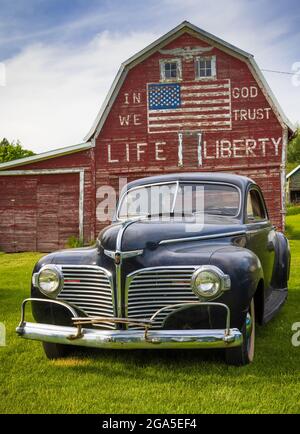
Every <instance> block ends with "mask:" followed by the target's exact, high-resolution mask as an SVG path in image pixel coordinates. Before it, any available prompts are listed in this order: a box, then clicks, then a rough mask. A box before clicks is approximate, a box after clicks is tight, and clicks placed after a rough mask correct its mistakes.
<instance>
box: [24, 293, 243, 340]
mask: <svg viewBox="0 0 300 434" xmlns="http://www.w3.org/2000/svg"><path fill="white" fill-rule="evenodd" d="M28 302H41V303H52V304H56V305H60V306H63V307H65V308H66V309H67V310H68V311H69V312H70V313H71V315H72V321H73V324H74V327H66V326H58V325H51V324H40V323H30V322H26V321H25V307H26V304H27V303H28ZM194 305H201V306H220V307H222V308H224V309H226V312H227V315H226V327H225V329H207V330H206V329H205V330H204V329H198V330H164V329H162V330H151V327H152V326H153V324H154V319H155V317H156V316H157V315H158V314H159V313H160V312H162V311H163V310H166V309H170V308H174V309H176V308H185V307H188V306H194ZM103 322H106V323H107V322H111V323H123V324H132V325H138V326H142V327H144V330H103V329H102V330H94V329H87V328H83V326H84V325H97V324H98V325H100V324H101V323H103ZM16 332H17V333H18V335H20V336H22V337H23V338H25V339H33V340H38V341H45V342H53V343H59V344H69V345H78V346H84V347H94V348H111V349H113V348H114V349H146V348H149V349H153V348H161V349H163V348H178V349H179V348H229V347H236V346H239V345H241V344H242V342H243V336H242V334H241V332H240V331H239V330H238V329H237V328H230V309H229V307H228V306H227V305H225V304H223V303H215V302H197V301H196V302H187V303H179V304H174V305H170V306H165V307H163V308H161V309H159V310H158V311H157V312H155V314H154V315H152V317H151V318H150V320H147V319H143V320H138V319H135V318H132V319H131V318H107V317H80V316H79V315H78V314H77V312H76V310H75V309H74V308H73V307H72V306H70V305H69V304H67V303H65V302H63V301H58V300H49V299H42V298H27V299H25V300H24V301H23V303H22V306H21V321H20V324H19V326H18V327H17V329H16Z"/></svg>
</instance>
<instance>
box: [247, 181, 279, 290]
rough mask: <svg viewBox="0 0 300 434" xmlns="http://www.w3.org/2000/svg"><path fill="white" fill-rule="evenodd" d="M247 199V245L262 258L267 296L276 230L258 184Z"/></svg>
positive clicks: (271, 271)
mask: <svg viewBox="0 0 300 434" xmlns="http://www.w3.org/2000/svg"><path fill="white" fill-rule="evenodd" d="M246 199H247V200H246V205H245V207H246V210H245V211H246V212H245V220H246V221H245V223H246V227H247V247H248V249H250V250H252V251H253V252H254V253H255V254H256V255H257V256H258V258H259V259H260V262H261V265H262V268H263V273H264V286H265V296H266V297H267V296H268V295H269V293H270V291H271V288H270V284H271V279H272V273H273V267H274V260H275V237H276V231H275V227H274V226H273V225H272V224H271V222H270V220H269V217H268V213H267V209H266V206H265V202H264V199H263V196H262V193H261V191H260V189H259V188H258V187H257V186H256V185H252V186H250V187H249V189H248V192H247V198H246Z"/></svg>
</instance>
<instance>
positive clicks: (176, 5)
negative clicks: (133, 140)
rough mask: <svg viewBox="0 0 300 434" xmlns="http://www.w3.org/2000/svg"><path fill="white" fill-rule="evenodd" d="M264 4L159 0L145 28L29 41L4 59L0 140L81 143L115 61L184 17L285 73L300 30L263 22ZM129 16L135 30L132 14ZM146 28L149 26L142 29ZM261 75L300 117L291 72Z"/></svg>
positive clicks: (33, 144)
mask: <svg viewBox="0 0 300 434" xmlns="http://www.w3.org/2000/svg"><path fill="white" fill-rule="evenodd" d="M267 5H270V2H268V1H266V0H259V1H258V0H255V1H252V2H241V1H237V0H227V1H226V2H224V1H220V0H216V1H215V2H208V1H201V2H199V0H186V1H185V2H182V0H164V1H163V0H162V1H161V2H160V4H159V6H153V8H152V10H151V12H152V14H153V16H152V19H150V21H149V22H148V23H147V24H145V26H144V27H145V30H144V31H140V30H136V31H135V32H134V31H132V32H130V33H125V32H124V30H123V31H122V28H121V27H120V30H119V31H118V32H112V31H111V32H108V31H104V32H102V33H100V34H98V35H96V36H95V37H94V38H93V39H91V40H90V41H89V42H87V43H85V44H82V45H80V46H77V47H74V45H72V46H71V45H68V44H67V43H66V42H63V41H66V39H64V36H65V35H64V34H62V39H61V41H57V40H56V42H53V41H52V42H49V41H48V42H41V43H38V44H33V45H29V46H27V48H24V49H23V51H21V52H20V53H19V54H17V55H15V56H14V57H12V58H11V59H9V60H7V61H6V62H5V64H6V80H7V85H6V86H5V87H0V137H3V136H5V137H7V138H8V139H10V140H12V139H19V140H20V141H21V143H22V144H23V145H24V146H25V147H30V148H31V149H33V150H35V151H36V152H43V151H46V150H48V149H54V148H57V147H62V146H68V145H73V144H75V143H80V142H81V141H82V139H83V137H84V136H85V135H86V133H87V132H88V131H89V129H90V127H91V125H92V122H93V120H94V118H95V116H96V114H97V112H98V110H99V108H100V105H101V103H102V102H103V100H104V98H105V97H106V94H107V92H108V89H109V87H110V85H111V83H112V81H113V79H114V76H115V74H116V72H117V70H118V68H119V66H120V63H121V62H122V61H124V60H126V59H127V58H128V57H130V56H131V55H133V54H134V53H136V52H137V51H139V50H140V49H142V48H144V47H145V46H146V45H148V44H149V43H151V42H152V41H153V40H155V39H156V38H157V37H159V36H161V34H163V33H164V32H167V31H168V30H170V27H172V26H175V25H177V24H178V23H179V22H181V21H183V20H184V19H187V20H189V21H191V22H193V23H194V24H196V25H198V26H199V27H201V28H203V29H205V30H207V31H209V32H211V33H213V34H215V35H217V36H219V37H221V38H223V39H225V40H226V41H228V42H230V43H232V44H234V45H236V46H238V47H240V48H242V49H244V50H246V51H249V52H252V53H253V54H254V55H255V58H256V60H257V61H258V64H259V66H260V67H262V68H267V69H280V70H282V69H283V70H286V71H291V68H292V63H293V62H297V61H300V58H297V55H298V49H297V47H298V41H299V34H298V35H297V34H293V35H290V33H289V30H290V21H289V20H288V19H287V18H286V17H284V16H279V17H278V18H277V19H274V18H273V19H270V20H266V17H265V14H266V12H265V11H266V10H267V9H266V7H267ZM200 6H201V7H200ZM168 11H169V13H167V12H168ZM137 13H138V12H137ZM145 13H146V11H145ZM115 14H116V15H118V11H116V12H115ZM102 18H103V17H102ZM127 18H128V20H132V23H133V25H132V28H133V29H134V28H135V26H134V23H135V20H136V16H135V17H133V16H128V17H127ZM141 18H142V17H141ZM143 18H145V17H143ZM125 19H126V17H125V16H124V20H125ZM89 20H91V23H93V25H94V24H95V16H94V17H92V16H90V17H89V16H86V17H85V16H84V17H82V20H81V21H79V22H74V23H70V24H69V25H68V26H66V31H67V32H72V31H73V30H74V29H75V30H76V28H80V27H82V26H86V25H87V23H89ZM151 20H152V21H151ZM141 21H142V19H141ZM151 22H153V23H155V27H153V26H151V25H150V24H151ZM150 28H152V29H153V28H155V30H153V31H150V30H149V31H147V29H150ZM52 30H53V29H52ZM52 33H53V32H52ZM70 40H72V38H70ZM0 42H1V41H0ZM265 76H266V78H267V79H268V82H269V84H270V86H271V88H272V90H273V91H274V93H275V95H276V96H277V98H278V100H279V102H280V103H281V105H282V107H283V109H284V111H285V112H286V114H287V115H288V117H290V118H291V120H292V121H293V122H296V121H300V106H299V102H298V101H299V95H300V86H299V87H295V86H292V81H291V77H290V76H284V75H276V74H271V73H265Z"/></svg>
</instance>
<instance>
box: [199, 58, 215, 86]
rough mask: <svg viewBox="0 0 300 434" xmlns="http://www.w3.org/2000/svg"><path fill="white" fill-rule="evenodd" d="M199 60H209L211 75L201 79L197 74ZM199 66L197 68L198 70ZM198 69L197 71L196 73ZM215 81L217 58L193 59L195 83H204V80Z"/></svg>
mask: <svg viewBox="0 0 300 434" xmlns="http://www.w3.org/2000/svg"><path fill="white" fill-rule="evenodd" d="M201 60H210V61H211V75H209V76H203V77H201V76H200V74H198V72H200V61H201ZM198 66H199V68H198ZM198 69H199V71H198ZM216 79H217V56H215V55H214V56H209V55H208V56H207V55H204V56H202V55H201V56H197V57H195V80H196V81H205V80H216Z"/></svg>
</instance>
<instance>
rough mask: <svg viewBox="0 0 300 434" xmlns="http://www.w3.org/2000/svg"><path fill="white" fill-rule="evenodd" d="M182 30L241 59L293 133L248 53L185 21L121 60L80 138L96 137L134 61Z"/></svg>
mask: <svg viewBox="0 0 300 434" xmlns="http://www.w3.org/2000/svg"><path fill="white" fill-rule="evenodd" d="M186 32H188V33H191V34H193V35H194V36H196V37H201V39H202V40H204V41H207V42H209V43H213V44H214V45H215V46H216V47H217V48H219V49H220V50H222V51H225V52H227V53H229V54H231V55H233V56H235V57H238V58H239V59H241V60H243V61H245V62H246V63H247V64H248V66H249V69H250V71H251V72H252V74H253V75H254V77H255V78H256V80H257V83H258V85H259V86H260V88H261V89H262V91H263V93H264V95H265V97H266V98H267V100H268V102H269V104H270V106H271V107H272V108H273V110H274V112H275V113H276V115H277V118H278V120H279V122H280V123H281V124H282V125H283V126H287V127H288V129H289V130H290V133H293V132H294V131H295V127H294V125H293V124H292V123H291V122H290V121H289V119H288V118H287V117H286V116H285V114H284V112H283V110H282V108H281V107H280V104H279V102H278V101H277V99H276V97H275V95H274V94H273V92H272V90H271V88H270V87H269V85H268V83H267V81H266V79H265V78H264V76H263V74H262V72H261V70H260V69H259V67H258V65H257V63H256V62H255V60H254V57H253V55H252V54H250V53H247V52H246V51H244V50H241V49H240V48H237V47H235V46H234V45H232V44H229V43H228V42H225V41H223V40H222V39H220V38H218V37H217V36H214V35H212V34H211V33H208V32H206V31H205V30H202V29H200V28H199V27H197V26H195V25H194V24H191V23H190V22H188V21H183V22H182V23H181V24H179V25H178V26H177V27H175V28H174V29H172V30H171V31H169V32H168V33H166V34H165V35H163V36H162V37H160V38H159V39H157V40H156V41H154V42H153V43H152V44H150V45H148V46H147V47H146V48H144V49H143V50H141V51H139V52H138V53H137V54H135V55H134V56H132V57H130V58H129V59H128V60H126V61H125V62H124V63H122V64H121V67H120V69H119V71H118V73H117V75H116V77H115V79H114V81H113V83H112V86H111V88H110V90H109V92H108V94H107V97H106V98H105V100H104V102H103V104H102V106H101V108H100V111H99V113H98V114H97V116H96V119H95V121H94V123H93V125H92V127H91V129H90V131H89V132H88V134H87V135H86V137H85V138H84V140H91V139H92V138H94V137H97V136H98V134H99V132H100V131H101V128H102V126H103V124H104V122H105V120H106V118H107V116H108V114H109V112H110V109H111V108H112V105H113V103H114V101H115V98H116V96H117V95H118V92H119V90H120V88H121V86H122V84H123V82H124V80H125V78H126V76H127V73H128V71H129V70H130V69H131V68H133V67H134V66H135V65H137V64H138V63H141V62H142V61H143V60H145V59H146V58H147V57H149V56H151V55H152V54H153V53H154V52H155V51H157V50H158V49H159V48H160V47H163V46H164V45H166V44H168V43H169V42H171V41H172V40H174V39H176V38H177V37H178V36H180V35H181V34H183V33H186Z"/></svg>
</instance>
